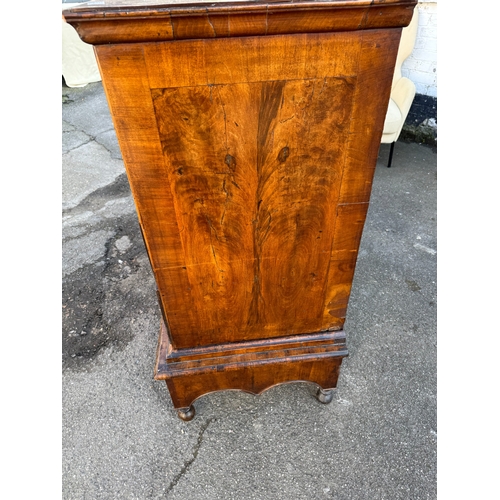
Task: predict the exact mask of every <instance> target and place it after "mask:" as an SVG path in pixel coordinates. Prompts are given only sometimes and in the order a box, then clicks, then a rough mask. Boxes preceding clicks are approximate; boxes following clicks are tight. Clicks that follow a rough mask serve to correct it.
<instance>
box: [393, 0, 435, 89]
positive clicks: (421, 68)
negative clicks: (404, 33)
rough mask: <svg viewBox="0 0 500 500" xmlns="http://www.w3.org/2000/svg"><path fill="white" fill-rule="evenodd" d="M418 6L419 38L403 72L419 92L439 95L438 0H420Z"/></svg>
mask: <svg viewBox="0 0 500 500" xmlns="http://www.w3.org/2000/svg"><path fill="white" fill-rule="evenodd" d="M416 8H418V11H419V12H418V14H419V20H418V31H417V40H416V42H415V48H414V49H413V52H412V54H411V55H410V57H408V59H406V61H405V62H404V63H403V66H402V67H401V72H402V74H403V76H406V77H407V78H409V79H410V80H412V81H413V82H414V83H415V86H416V87H417V94H423V95H427V96H431V97H437V1H436V0H434V1H430V0H420V1H419V3H418V5H417V7H416Z"/></svg>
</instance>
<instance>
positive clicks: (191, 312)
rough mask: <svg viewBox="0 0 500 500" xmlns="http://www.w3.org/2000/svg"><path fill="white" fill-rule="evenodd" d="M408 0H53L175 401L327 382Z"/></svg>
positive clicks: (337, 356) (333, 370)
mask: <svg viewBox="0 0 500 500" xmlns="http://www.w3.org/2000/svg"><path fill="white" fill-rule="evenodd" d="M98 3H100V4H102V5H100V6H98V5H97V6H96V4H98ZM414 5H415V2H414V1H403V0H400V1H393V0H387V1H377V0H374V1H365V0H351V1H338V2H335V1H330V2H319V1H312V2H311V1H310V2H231V3H224V2H210V4H207V5H202V3H199V4H196V5H195V4H188V3H185V2H176V3H174V2H171V3H169V4H163V3H160V2H152V1H145V2H137V3H136V5H127V2H124V1H115V2H112V1H111V0H109V1H107V2H91V3H90V4H87V5H86V6H83V7H81V8H75V9H73V10H72V11H69V12H65V13H64V15H65V17H66V19H67V20H68V22H71V23H72V24H73V25H74V26H75V28H76V29H77V31H78V32H79V34H80V36H82V38H83V39H84V40H85V41H87V42H89V43H95V44H96V47H95V51H96V55H97V59H98V63H99V66H100V70H101V74H102V78H103V84H104V88H105V91H106V95H107V98H108V102H109V106H110V110H111V113H112V116H113V120H114V124H115V129H116V132H117V136H118V140H119V143H120V147H121V150H122V154H123V159H124V162H125V166H126V169H127V174H128V177H129V181H130V186H131V189H132V192H133V195H134V199H135V203H136V207H137V213H138V217H139V221H140V224H141V228H142V230H143V235H144V240H145V244H146V247H147V250H148V253H149V256H150V260H151V265H152V268H153V272H154V274H155V278H156V282H157V286H158V294H159V298H160V305H161V309H162V315H163V318H164V320H163V322H162V327H161V332H160V339H159V347H158V354H157V365H156V374H155V376H156V378H157V379H160V380H166V382H167V385H168V388H169V391H170V394H171V396H172V400H173V402H174V406H175V407H176V408H184V409H185V408H188V407H190V405H191V403H192V401H193V400H194V399H196V398H197V397H199V396H201V395H203V394H206V393H207V392H211V391H214V390H222V389H242V390H246V391H249V392H253V393H259V392H262V391H263V390H265V389H266V388H269V387H271V386H273V385H275V384H277V383H283V382H289V381H295V380H306V381H310V382H313V383H316V384H318V385H319V386H321V387H323V388H324V389H329V388H334V387H336V384H337V378H338V373H339V368H340V363H341V361H342V358H343V357H345V356H346V355H347V350H346V347H345V335H344V333H343V325H344V321H345V317H346V312H347V306H348V300H349V295H350V290H351V286H352V280H353V275H354V270H355V264H356V257H357V251H358V247H359V243H360V239H361V234H362V229H363V224H364V221H365V217H366V214H367V210H368V202H369V197H370V191H371V183H372V179H373V174H374V169H375V164H376V158H377V153H378V147H379V144H380V137H381V134H382V129H383V123H384V118H385V113H386V110H387V104H388V101H389V94H390V86H391V81H392V72H393V68H394V63H395V59H396V53H397V49H398V44H399V38H400V33H401V28H402V26H404V25H406V24H408V22H409V21H410V19H411V15H412V10H413V7H414ZM155 33H156V34H157V36H156V37H155V36H154V34H155ZM243 35H251V36H243ZM158 40H161V41H158ZM125 42H126V43H125ZM132 42H133V43H132ZM323 398H324V399H325V396H324V395H323ZM327 399H328V398H327ZM193 411H194V410H193ZM185 414H186V415H189V418H191V417H192V415H194V413H193V412H188V411H185ZM186 419H187V418H186Z"/></svg>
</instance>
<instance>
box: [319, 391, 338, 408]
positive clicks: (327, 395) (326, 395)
mask: <svg viewBox="0 0 500 500" xmlns="http://www.w3.org/2000/svg"><path fill="white" fill-rule="evenodd" d="M334 393H335V389H321V388H319V389H318V391H317V392H316V398H317V399H318V401H319V402H320V403H323V404H325V405H327V404H328V403H331V402H332V400H333V395H334Z"/></svg>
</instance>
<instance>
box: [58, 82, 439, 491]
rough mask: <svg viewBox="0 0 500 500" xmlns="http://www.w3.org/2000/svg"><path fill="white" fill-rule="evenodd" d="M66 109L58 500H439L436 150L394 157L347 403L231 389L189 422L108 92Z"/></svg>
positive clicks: (68, 92)
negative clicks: (162, 339)
mask: <svg viewBox="0 0 500 500" xmlns="http://www.w3.org/2000/svg"><path fill="white" fill-rule="evenodd" d="M62 96H63V105H62V118H63V124H62V131H63V132H62V146H63V151H62V187H63V189H62V202H63V218H62V220H63V229H62V236H63V250H62V255H63V262H62V269H63V309H62V311H63V314H62V326H63V328H62V350H63V352H62V363H63V373H62V498H64V499H65V500H66V499H67V500H80V499H82V500H83V499H85V500H93V499H113V500H114V499H163V498H167V499H172V500H174V499H182V500H185V499H190V500H197V499H200V500H202V499H207V500H209V499H238V500H239V499H249V500H250V499H279V500H281V499H283V500H284V499H287V500H288V499H293V500H302V499H304V500H306V499H307V500H308V499H313V498H314V499H316V498H325V499H328V498H331V499H337V500H347V499H349V500H353V499H354V500H364V499H366V500H378V499H387V500H398V499H412V500H420V499H435V498H437V481H436V477H437V456H436V455H437V451H436V449H437V446H436V443H437V399H436V397H437V387H436V384H437V381H436V378H437V366H436V344H437V336H436V324H437V314H436V309H437V299H436V289H437V284H436V282H437V271H436V261H437V240H436V227H437V222H436V218H437V216H436V186H437V162H436V151H435V150H434V149H432V148H430V147H429V146H424V145H419V144H415V143H405V142H398V143H397V144H396V148H395V153H394V158H393V166H392V168H390V169H388V168H386V166H385V165H386V162H387V158H388V154H389V146H388V145H381V148H380V153H379V161H378V164H377V169H376V173H375V180H374V183H373V192H372V197H371V203H370V209H369V212H368V216H367V220H366V224H365V229H364V233H363V238H362V241H361V246H360V251H359V258H358V263H357V267H356V274H355V279H354V283H353V289H352V294H351V299H350V303H349V308H348V313H347V321H346V325H345V331H346V335H347V345H348V349H349V357H348V358H346V359H345V360H344V361H343V364H342V369H341V373H340V378H339V383H338V391H337V395H336V399H335V400H334V401H333V402H332V403H330V404H329V405H322V404H321V403H319V402H318V401H317V400H316V399H315V397H314V390H315V388H314V387H313V386H312V385H310V384H307V383H294V384H285V385H281V386H278V387H274V388H272V389H270V390H268V391H266V392H264V393H263V394H262V395H260V396H254V395H251V394H247V393H243V392H239V391H226V392H219V393H213V394H209V395H206V396H203V397H202V398H200V399H199V400H198V401H197V402H196V413H197V414H196V417H195V418H194V420H192V421H191V422H183V421H181V420H180V419H179V418H178V417H177V413H176V411H175V410H174V408H173V406H172V403H171V401H170V397H169V394H168V391H167V388H166V386H165V384H164V383H162V382H159V381H155V380H153V368H154V357H155V349H156V342H157V337H158V331H159V321H160V315H159V310H158V305H157V302H156V296H155V284H154V279H153V276H152V272H151V269H150V266H149V261H148V258H147V255H146V252H145V248H144V244H143V242H142V239H141V235H140V230H139V226H138V222H137V217H136V214H135V207H134V203H133V200H132V197H131V194H130V189H129V186H128V182H127V178H126V175H125V170H124V167H123V162H122V160H121V155H120V150H119V147H118V144H117V141H116V136H115V133H114V129H113V125H112V121H111V118H110V115H109V110H108V107H107V103H106V99H105V96H104V92H103V88H102V84H101V83H95V84H89V85H88V86H86V87H84V88H80V89H70V88H68V87H66V86H64V85H63V87H62Z"/></svg>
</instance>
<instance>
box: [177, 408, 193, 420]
mask: <svg viewBox="0 0 500 500" xmlns="http://www.w3.org/2000/svg"><path fill="white" fill-rule="evenodd" d="M195 413H196V412H195V411H194V406H193V405H191V406H190V407H189V408H179V409H178V410H177V415H178V416H179V418H180V419H181V420H184V422H189V421H190V420H193V418H194V415H195Z"/></svg>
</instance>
